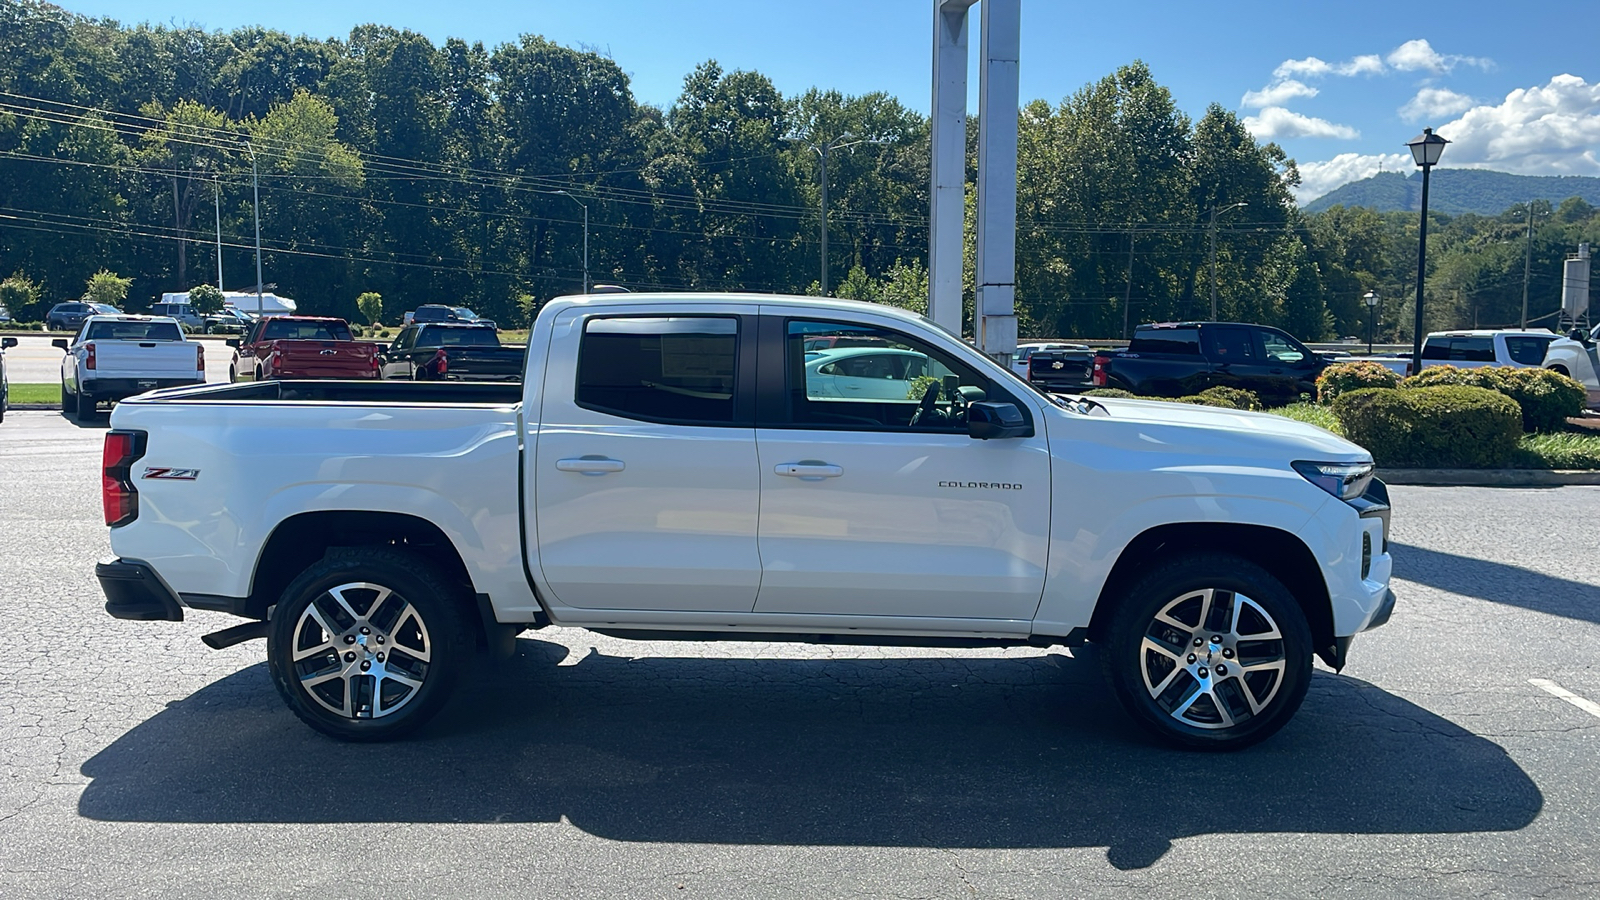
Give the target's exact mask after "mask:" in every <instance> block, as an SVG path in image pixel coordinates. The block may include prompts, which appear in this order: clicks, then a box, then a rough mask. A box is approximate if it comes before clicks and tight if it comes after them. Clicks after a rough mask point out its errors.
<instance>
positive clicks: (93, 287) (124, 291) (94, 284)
mask: <svg viewBox="0 0 1600 900" xmlns="http://www.w3.org/2000/svg"><path fill="white" fill-rule="evenodd" d="M132 284H133V279H132V278H123V277H121V276H120V275H118V274H117V273H115V272H112V271H110V270H109V269H101V270H100V271H98V272H96V273H94V274H93V275H91V276H89V283H88V285H87V286H86V287H84V289H83V300H84V302H85V303H104V304H106V305H107V306H116V307H120V306H121V305H122V301H124V300H126V299H128V287H129V286H130V285H132Z"/></svg>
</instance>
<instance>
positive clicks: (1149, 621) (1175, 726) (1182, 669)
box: [1101, 553, 1312, 750]
mask: <svg viewBox="0 0 1600 900" xmlns="http://www.w3.org/2000/svg"><path fill="white" fill-rule="evenodd" d="M1108 638H1109V641H1108V643H1109V646H1108V647H1107V648H1106V652H1104V653H1102V654H1101V660H1102V666H1103V667H1104V669H1105V674H1106V678H1107V680H1108V681H1109V682H1110V685H1111V688H1112V691H1113V692H1114V693H1115V694H1116V695H1117V699H1118V700H1119V701H1121V703H1122V705H1123V706H1124V707H1125V708H1126V709H1127V710H1128V712H1129V714H1131V715H1132V716H1133V718H1134V719H1136V720H1137V721H1138V722H1139V724H1141V725H1143V726H1144V727H1146V728H1147V729H1149V730H1151V731H1153V732H1154V733H1155V734H1156V735H1158V736H1159V737H1161V738H1162V739H1163V740H1165V741H1167V742H1168V743H1171V744H1175V745H1177V746H1180V747H1184V748H1189V749H1197V750H1236V749H1240V748H1242V747H1248V746H1250V745H1251V744H1254V743H1256V742H1258V741H1261V740H1264V739H1266V738H1267V737H1270V736H1271V735H1272V734H1274V733H1275V732H1277V730H1278V729H1279V728H1282V727H1283V725H1284V723H1286V722H1288V721H1289V719H1290V718H1291V717H1293V715H1294V713H1295V711H1296V710H1297V709H1299V708H1300V703H1301V701H1303V700H1304V699H1305V696H1306V689H1307V688H1308V687H1309V686H1310V683H1311V657H1312V650H1311V629H1310V627H1309V626H1308V625H1307V623H1306V617H1305V613H1304V612H1303V611H1302V610H1301V608H1300V605H1299V604H1298V603H1296V602H1295V599H1294V596H1293V595H1292V594H1290V593H1289V590H1288V589H1287V588H1285V587H1284V586H1283V583H1282V582H1280V581H1278V579H1276V578H1274V577H1273V576H1272V574H1271V573H1269V572H1267V571H1266V570H1265V569H1263V568H1261V567H1260V566H1258V565H1256V564H1254V563H1252V562H1249V561H1248V560H1244V559H1241V558H1239V557H1236V556H1230V555H1226V554H1216V553H1205V554H1191V555H1185V556H1181V557H1175V558H1172V559H1169V560H1167V561H1165V562H1163V563H1160V564H1158V565H1156V566H1155V567H1154V568H1153V569H1151V570H1150V571H1149V572H1147V573H1146V574H1144V575H1143V576H1141V577H1140V578H1139V579H1138V580H1137V581H1136V582H1135V583H1134V584H1133V585H1132V586H1131V587H1130V588H1129V589H1128V591H1127V592H1126V593H1125V594H1124V595H1123V596H1122V597H1120V598H1118V605H1117V607H1116V609H1115V610H1114V612H1113V614H1112V619H1111V624H1110V627H1109V628H1108Z"/></svg>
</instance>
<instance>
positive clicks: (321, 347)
mask: <svg viewBox="0 0 1600 900" xmlns="http://www.w3.org/2000/svg"><path fill="white" fill-rule="evenodd" d="M228 345H229V346H230V347H233V348H234V359H233V362H232V364H231V365H230V366H229V368H228V377H229V380H230V381H237V380H238V379H239V377H240V376H241V375H249V376H250V377H252V378H254V379H255V380H257V381H265V380H268V379H284V378H289V379H294V378H391V379H396V378H398V379H406V380H412V381H443V380H451V381H516V380H518V379H520V378H521V377H522V362H523V356H524V351H523V349H522V348H521V347H503V346H501V344H500V338H499V336H498V334H497V333H496V332H495V329H494V327H493V326H492V325H476V324H467V323H463V322H422V323H417V324H412V325H407V326H406V327H404V328H402V329H401V330H400V333H399V334H398V335H396V336H395V339H394V341H393V342H391V343H389V344H387V345H384V344H379V343H376V342H373V341H358V340H356V339H355V336H354V335H353V334H352V333H351V330H350V325H349V323H348V322H346V321H345V320H344V319H333V318H323V317H317V316H274V317H272V318H270V319H262V320H260V321H258V322H255V323H253V324H252V325H251V327H250V329H249V330H248V331H247V332H246V333H245V335H244V336H243V337H241V338H239V339H237V340H230V341H228Z"/></svg>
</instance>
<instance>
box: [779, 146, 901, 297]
mask: <svg viewBox="0 0 1600 900" xmlns="http://www.w3.org/2000/svg"><path fill="white" fill-rule="evenodd" d="M784 140H786V141H793V142H795V143H797V144H804V145H805V146H807V147H809V148H811V150H812V152H814V153H816V154H817V159H818V160H819V161H820V162H819V164H818V169H819V171H818V176H819V177H820V178H821V179H822V194H821V201H822V202H821V209H820V210H819V212H818V216H819V218H820V219H821V220H822V277H821V278H819V279H818V280H817V283H818V284H819V285H821V286H822V296H824V297H826V296H828V154H829V153H831V152H833V151H834V150H843V149H845V148H846V147H854V146H856V145H857V144H887V143H889V142H888V141H884V140H876V139H873V138H861V139H859V140H856V139H855V135H853V134H851V133H850V132H848V131H847V132H845V133H844V134H841V135H839V136H837V137H834V138H831V139H829V140H826V141H822V142H821V143H818V142H816V141H813V140H811V139H810V138H807V137H799V136H790V137H785V138H784Z"/></svg>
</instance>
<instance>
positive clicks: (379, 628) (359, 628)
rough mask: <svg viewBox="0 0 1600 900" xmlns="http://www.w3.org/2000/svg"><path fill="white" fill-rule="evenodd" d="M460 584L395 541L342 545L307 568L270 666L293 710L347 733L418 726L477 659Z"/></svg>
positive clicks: (281, 612)
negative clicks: (373, 545) (393, 544)
mask: <svg viewBox="0 0 1600 900" xmlns="http://www.w3.org/2000/svg"><path fill="white" fill-rule="evenodd" d="M457 593H459V591H457V590H455V589H453V588H452V587H451V586H450V583H449V581H448V580H447V579H446V578H445V577H444V576H443V575H442V574H441V573H440V572H439V571H438V570H437V569H435V568H434V567H433V566H432V565H430V564H428V563H427V562H426V561H424V560H421V559H418V558H416V557H414V556H411V555H408V554H405V553H402V552H399V551H396V550H391V549H388V548H361V549H351V550H341V551H336V552H334V553H332V554H330V555H329V556H328V557H326V558H324V559H323V560H322V561H321V562H318V563H317V564H316V565H313V566H312V567H311V568H309V569H307V570H306V571H305V572H302V573H301V574H300V577H298V578H296V579H295V580H294V582H293V583H291V584H290V585H289V586H288V587H287V588H285V589H284V592H283V598H282V599H281V600H280V601H279V603H278V606H277V608H276V610H274V612H273V616H272V624H271V627H270V629H269V631H268V633H267V667H268V669H269V670H270V671H271V673H272V682H273V684H274V685H276V686H277V688H278V693H279V694H280V695H281V696H282V697H283V700H284V702H285V703H287V704H288V706H289V709H290V710H292V711H293V712H294V714H295V715H296V716H298V717H299V718H300V720H301V721H303V722H305V723H306V724H307V725H310V726H311V727H312V728H315V729H316V730H317V731H320V732H322V733H323V734H326V735H329V736H331V737H335V738H338V739H340V740H344V741H384V740H390V739H393V738H397V737H401V736H403V735H405V734H409V733H410V732H412V731H414V730H416V729H417V728H419V727H420V726H422V725H423V724H424V723H425V722H427V721H428V720H429V719H431V718H432V717H433V715H434V714H435V713H437V712H438V711H439V709H440V708H441V707H442V706H443V705H444V703H445V701H446V700H447V699H449V696H450V693H451V692H452V691H453V690H454V689H455V685H456V682H457V680H458V679H459V678H460V676H461V672H462V671H463V670H464V669H465V668H466V667H467V665H468V664H469V661H470V659H471V640H470V632H469V631H468V628H467V625H466V623H465V622H464V621H463V614H462V610H463V606H462V603H461V602H460V598H458V597H457V596H456V594H457Z"/></svg>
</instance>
